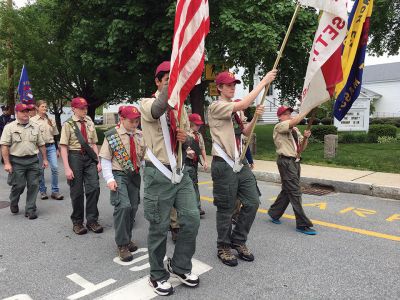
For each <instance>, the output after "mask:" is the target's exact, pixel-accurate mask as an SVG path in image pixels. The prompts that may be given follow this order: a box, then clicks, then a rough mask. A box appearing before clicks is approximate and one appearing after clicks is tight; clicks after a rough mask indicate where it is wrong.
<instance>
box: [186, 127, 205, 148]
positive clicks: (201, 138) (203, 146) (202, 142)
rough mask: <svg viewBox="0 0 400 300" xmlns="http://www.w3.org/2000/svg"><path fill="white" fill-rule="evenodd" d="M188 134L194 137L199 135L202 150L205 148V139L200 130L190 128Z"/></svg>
mask: <svg viewBox="0 0 400 300" xmlns="http://www.w3.org/2000/svg"><path fill="white" fill-rule="evenodd" d="M188 135H189V136H190V137H192V138H193V139H194V138H195V135H197V136H198V137H199V148H200V150H204V149H205V148H206V147H205V145H204V139H203V136H202V134H201V133H200V132H198V131H194V130H193V129H192V128H190V131H189V132H188Z"/></svg>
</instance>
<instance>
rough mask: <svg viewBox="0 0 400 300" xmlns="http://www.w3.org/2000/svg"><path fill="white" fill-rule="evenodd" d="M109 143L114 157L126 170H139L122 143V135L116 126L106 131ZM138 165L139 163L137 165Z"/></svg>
mask: <svg viewBox="0 0 400 300" xmlns="http://www.w3.org/2000/svg"><path fill="white" fill-rule="evenodd" d="M105 137H106V139H107V142H108V144H109V145H110V148H111V151H112V153H113V157H114V158H115V159H116V160H117V162H118V164H119V165H120V166H121V168H122V169H123V170H124V172H126V173H127V172H129V171H131V172H135V171H136V172H137V171H138V169H137V168H135V166H134V165H133V163H132V160H131V158H130V157H129V154H128V151H126V148H125V146H124V144H123V143H122V140H121V137H120V136H119V134H118V132H117V129H116V128H115V127H114V128H112V129H110V130H109V131H107V132H106V133H105ZM136 167H137V165H136Z"/></svg>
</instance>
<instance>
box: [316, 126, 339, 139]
mask: <svg viewBox="0 0 400 300" xmlns="http://www.w3.org/2000/svg"><path fill="white" fill-rule="evenodd" d="M311 132H312V135H313V136H314V138H315V139H316V140H320V141H324V136H325V135H327V134H337V128H336V127H335V126H333V125H318V126H314V127H312V128H311Z"/></svg>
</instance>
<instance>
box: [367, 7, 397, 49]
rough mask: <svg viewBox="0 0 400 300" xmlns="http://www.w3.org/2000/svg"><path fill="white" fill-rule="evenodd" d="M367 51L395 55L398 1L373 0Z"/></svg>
mask: <svg viewBox="0 0 400 300" xmlns="http://www.w3.org/2000/svg"><path fill="white" fill-rule="evenodd" d="M370 22H371V23H370V36H371V41H370V43H369V45H368V52H370V53H371V54H376V55H378V56H381V55H383V54H385V53H386V54H388V55H397V54H399V48H400V2H399V1H393V0H375V1H374V8H373V11H372V16H371V21H370Z"/></svg>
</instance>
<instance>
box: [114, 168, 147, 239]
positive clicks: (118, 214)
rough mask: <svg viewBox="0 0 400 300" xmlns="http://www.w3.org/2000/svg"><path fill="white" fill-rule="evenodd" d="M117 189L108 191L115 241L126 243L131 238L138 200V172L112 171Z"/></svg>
mask: <svg viewBox="0 0 400 300" xmlns="http://www.w3.org/2000/svg"><path fill="white" fill-rule="evenodd" d="M113 175H114V179H115V181H116V182H117V185H118V188H117V191H115V192H114V191H111V192H110V201H111V205H112V206H114V214H113V216H114V229H115V243H116V244H117V245H118V246H125V245H128V244H129V242H130V241H131V240H132V229H133V223H134V222H135V216H136V212H137V210H138V207H139V202H140V174H133V173H132V174H129V175H127V174H126V173H125V172H123V171H113Z"/></svg>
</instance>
